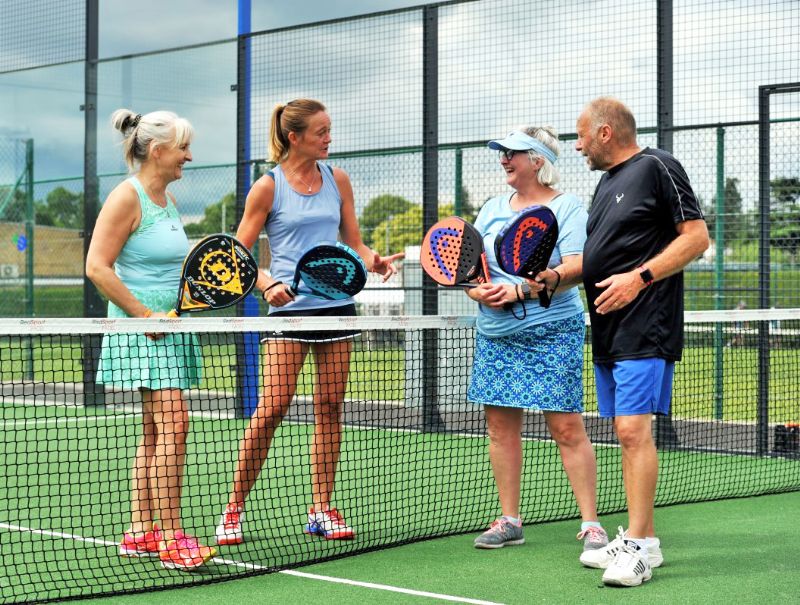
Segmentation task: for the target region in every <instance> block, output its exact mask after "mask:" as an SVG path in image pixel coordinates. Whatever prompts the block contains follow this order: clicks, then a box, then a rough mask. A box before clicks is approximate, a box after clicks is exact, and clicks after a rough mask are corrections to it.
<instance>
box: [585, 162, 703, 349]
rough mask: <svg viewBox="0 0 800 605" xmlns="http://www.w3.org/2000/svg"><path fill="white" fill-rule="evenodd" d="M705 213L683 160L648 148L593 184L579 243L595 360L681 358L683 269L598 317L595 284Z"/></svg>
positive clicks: (632, 265)
mask: <svg viewBox="0 0 800 605" xmlns="http://www.w3.org/2000/svg"><path fill="white" fill-rule="evenodd" d="M702 218H703V213H702V211H701V210H700V205H699V203H698V201H697V198H696V197H695V194H694V192H693V191H692V187H691V185H690V184H689V178H688V177H687V176H686V172H685V171H684V169H683V166H681V165H680V163H679V162H678V160H676V159H675V158H674V157H672V155H670V154H669V153H667V152H666V151H662V150H660V149H651V148H649V147H646V148H644V149H642V150H641V151H640V152H639V153H637V154H636V155H634V156H633V157H631V158H629V159H628V160H626V161H625V162H623V163H622V164H618V165H617V166H614V167H613V168H612V169H611V170H609V171H608V172H606V173H605V174H604V175H603V177H602V178H601V179H600V182H599V183H598V184H597V189H595V192H594V196H593V198H592V206H591V208H590V210H589V222H588V223H587V225H586V234H587V236H588V237H587V239H586V245H585V246H584V249H583V282H584V287H585V288H586V299H587V302H588V306H589V313H590V316H591V320H592V349H593V358H594V361H595V362H596V363H610V362H614V361H620V360H623V359H642V358H647V357H660V358H663V359H667V360H671V361H678V360H680V358H681V353H682V351H683V272H680V273H677V274H675V275H673V276H671V277H668V278H666V279H662V280H660V281H657V282H655V283H653V284H652V285H651V286H649V287H648V288H645V289H644V290H642V291H641V292H640V293H639V296H638V297H636V299H635V300H634V301H633V302H631V303H630V304H629V305H627V306H626V307H624V308H623V309H620V310H619V311H614V312H611V313H607V314H605V315H598V314H597V312H596V310H595V306H594V301H595V299H596V298H597V297H598V296H599V295H600V293H601V292H602V289H601V288H597V287H596V286H595V284H596V283H598V282H600V281H603V280H604V279H606V278H607V277H609V276H610V275H613V274H616V273H624V272H626V271H631V270H633V269H636V268H637V267H639V266H641V265H642V264H644V263H646V262H647V261H648V260H650V259H651V258H653V257H654V256H656V255H657V254H658V253H659V252H661V251H662V250H664V248H666V247H667V245H668V244H669V243H670V242H671V241H672V240H673V239H675V238H676V237H677V235H678V232H677V231H676V229H675V225H676V224H678V223H682V222H684V221H689V220H695V219H702Z"/></svg>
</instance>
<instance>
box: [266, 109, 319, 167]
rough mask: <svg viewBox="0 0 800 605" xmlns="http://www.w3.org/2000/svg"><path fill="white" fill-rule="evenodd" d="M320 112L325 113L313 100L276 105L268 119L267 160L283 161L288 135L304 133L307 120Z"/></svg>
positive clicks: (287, 145) (285, 154)
mask: <svg viewBox="0 0 800 605" xmlns="http://www.w3.org/2000/svg"><path fill="white" fill-rule="evenodd" d="M320 111H326V109H325V106H324V105H323V104H322V103H320V102H319V101H315V100H314V99H295V100H294V101H289V102H288V103H287V104H286V105H281V104H280V103H279V104H278V105H276V106H275V109H273V110H272V118H271V119H270V135H269V159H270V160H272V161H273V162H275V163H276V164H277V163H279V162H282V161H283V160H285V159H286V156H287V155H288V154H289V133H290V132H294V133H297V134H302V133H303V132H305V131H306V129H307V128H308V120H309V118H310V117H311V116H313V115H314V114H315V113H318V112H320Z"/></svg>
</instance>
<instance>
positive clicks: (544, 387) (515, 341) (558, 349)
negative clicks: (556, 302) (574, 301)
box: [467, 313, 586, 412]
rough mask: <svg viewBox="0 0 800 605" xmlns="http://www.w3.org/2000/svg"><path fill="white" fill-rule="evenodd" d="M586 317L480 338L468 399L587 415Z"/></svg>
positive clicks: (478, 335)
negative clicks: (585, 377)
mask: <svg viewBox="0 0 800 605" xmlns="http://www.w3.org/2000/svg"><path fill="white" fill-rule="evenodd" d="M585 333H586V325H585V323H584V319H583V313H579V314H576V315H575V316H573V317H570V318H568V319H562V320H558V321H553V322H549V323H544V324H538V325H534V326H531V327H530V328H527V329H525V330H522V331H521V332H517V333H516V334H511V335H509V336H502V337H500V338H487V337H486V336H482V335H481V334H480V333H479V334H477V337H476V342H475V356H474V359H473V363H472V378H471V380H470V384H469V390H468V391H467V400H468V401H470V402H472V403H479V404H483V405H497V406H505V407H513V408H522V409H533V410H543V411H546V412H583V343H584V337H585Z"/></svg>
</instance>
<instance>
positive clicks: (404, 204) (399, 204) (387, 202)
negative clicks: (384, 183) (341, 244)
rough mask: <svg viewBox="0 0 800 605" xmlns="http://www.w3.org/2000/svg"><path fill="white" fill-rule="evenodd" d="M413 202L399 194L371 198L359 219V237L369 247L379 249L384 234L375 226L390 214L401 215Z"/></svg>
mask: <svg viewBox="0 0 800 605" xmlns="http://www.w3.org/2000/svg"><path fill="white" fill-rule="evenodd" d="M412 206H414V204H412V203H411V202H409V201H408V200H407V199H405V198H402V197H400V196H399V195H390V194H388V193H387V194H384V195H379V196H378V197H375V198H372V199H371V200H370V201H369V203H368V204H367V205H366V207H365V208H364V210H363V212H362V213H361V218H360V219H359V221H358V223H359V227H360V229H361V237H362V238H363V240H364V243H365V244H367V245H368V246H369V247H371V248H375V249H376V250H381V251H383V250H382V249H381V248H380V244H381V243H382V242H381V241H380V238H382V237H383V236H384V232H383V231H381V230H378V229H377V227H378V225H380V224H381V223H383V222H384V221H386V219H387V218H388V217H390V216H393V215H394V216H397V215H402V214H403V213H405V212H406V211H408V210H409V209H410V208H411V207H412Z"/></svg>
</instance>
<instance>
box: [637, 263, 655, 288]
mask: <svg viewBox="0 0 800 605" xmlns="http://www.w3.org/2000/svg"><path fill="white" fill-rule="evenodd" d="M639 277H641V278H642V281H643V282H644V285H645V287H647V286H649V285H650V284H652V283H653V273H652V272H651V271H650V269H648V268H647V267H639Z"/></svg>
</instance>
